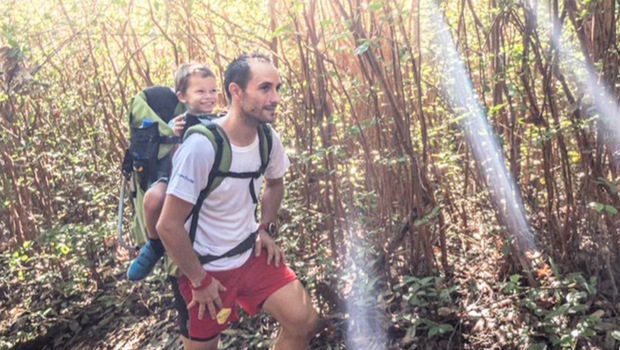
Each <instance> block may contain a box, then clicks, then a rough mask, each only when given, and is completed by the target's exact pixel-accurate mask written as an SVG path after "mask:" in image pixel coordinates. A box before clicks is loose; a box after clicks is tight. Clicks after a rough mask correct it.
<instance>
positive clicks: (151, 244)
mask: <svg viewBox="0 0 620 350" xmlns="http://www.w3.org/2000/svg"><path fill="white" fill-rule="evenodd" d="M174 85H175V91H176V95H177V97H178V99H179V101H180V102H181V103H183V104H185V107H186V113H189V114H195V115H197V114H209V113H211V112H212V111H213V108H214V107H215V104H216V103H217V86H216V81H215V74H213V72H212V71H211V70H210V69H209V68H207V67H206V66H204V65H201V64H198V63H186V64H183V65H182V66H181V67H179V69H178V70H177V72H176V74H175V79H174ZM184 116H185V113H184V114H182V115H179V116H177V117H175V118H174V119H172V120H171V121H170V124H172V125H171V126H172V128H173V130H174V134H175V135H176V136H181V133H182V131H183V129H184V127H185V118H184ZM170 159H172V158H170ZM169 176H170V173H166V174H165V175H163V176H161V177H160V178H159V179H158V180H157V181H155V182H154V183H153V184H152V185H151V187H150V188H149V189H148V191H146V193H145V195H144V201H143V209H144V221H145V226H146V231H147V234H148V240H147V241H146V243H145V244H144V245H143V246H142V248H140V253H139V254H138V257H137V258H136V259H135V260H134V261H132V262H131V265H130V266H129V269H128V270H127V277H128V278H129V279H130V280H132V281H138V280H141V279H143V278H145V277H146V276H148V275H149V273H151V271H152V270H153V267H154V266H155V264H156V263H157V261H159V259H161V257H162V256H163V255H164V246H163V244H162V243H161V241H160V240H159V235H158V234H157V231H156V229H155V227H156V225H157V220H159V215H160V214H161V210H162V208H163V205H164V199H165V197H166V189H167V187H168V177H169Z"/></svg>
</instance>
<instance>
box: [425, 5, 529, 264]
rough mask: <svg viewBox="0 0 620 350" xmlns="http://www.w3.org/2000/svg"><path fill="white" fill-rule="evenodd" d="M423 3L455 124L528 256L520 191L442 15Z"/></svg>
mask: <svg viewBox="0 0 620 350" xmlns="http://www.w3.org/2000/svg"><path fill="white" fill-rule="evenodd" d="M423 4H424V6H425V10H426V11H427V13H428V14H429V16H428V17H426V18H427V20H426V21H424V22H422V25H423V28H424V30H425V32H426V33H431V35H433V38H432V40H433V42H435V43H438V44H439V45H438V48H439V49H438V50H437V51H434V52H432V55H433V60H434V62H435V63H436V64H437V65H438V71H439V72H441V74H439V80H440V84H441V89H442V90H443V91H444V93H445V94H446V95H447V97H448V101H449V103H450V105H451V107H452V109H454V110H455V111H456V112H457V113H458V115H459V117H458V118H457V119H458V123H459V125H460V127H461V128H462V129H463V131H464V133H465V137H466V139H467V143H468V144H469V147H470V149H471V150H472V154H473V156H474V158H475V160H476V163H477V166H478V169H479V171H480V172H481V174H482V175H483V176H484V178H485V182H486V184H487V186H488V190H489V194H490V196H491V198H492V199H493V202H494V204H495V208H496V210H497V211H498V217H499V219H500V222H501V223H502V224H503V225H505V227H506V228H507V230H508V232H509V233H510V234H511V235H512V236H513V237H514V239H515V241H516V243H517V246H518V248H519V251H520V252H521V253H525V254H527V253H528V252H529V253H531V252H533V251H535V248H536V246H535V243H534V238H533V236H532V233H531V231H530V229H529V224H528V221H527V219H526V216H525V210H524V208H523V204H522V200H521V195H520V193H519V190H518V188H517V186H516V184H515V182H514V180H513V179H512V177H511V175H510V173H509V172H508V171H507V170H506V165H505V161H504V156H503V153H502V149H501V148H500V146H499V144H498V142H497V140H496V137H495V135H494V134H493V132H492V131H491V128H490V127H489V124H488V122H487V119H486V116H485V114H484V112H483V110H482V108H481V106H480V104H479V103H478V100H477V98H476V95H475V93H474V89H473V86H472V83H471V80H470V79H469V77H468V75H467V73H466V71H465V68H464V66H463V62H462V60H461V58H460V56H459V54H458V52H457V50H456V47H455V45H454V42H453V40H452V37H451V36H450V33H449V31H448V29H447V25H446V22H445V20H444V18H443V15H442V14H441V13H440V12H439V9H438V8H437V6H436V5H435V3H434V2H433V1H425V2H424V3H423Z"/></svg>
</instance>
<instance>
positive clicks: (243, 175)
mask: <svg viewBox="0 0 620 350" xmlns="http://www.w3.org/2000/svg"><path fill="white" fill-rule="evenodd" d="M262 174H263V173H261V172H260V170H257V171H246V172H243V173H235V172H232V171H228V172H223V171H216V176H218V177H233V178H235V179H250V178H251V179H258V178H259V177H260V176H261V175H262Z"/></svg>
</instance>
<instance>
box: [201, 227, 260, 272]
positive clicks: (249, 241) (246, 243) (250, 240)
mask: <svg viewBox="0 0 620 350" xmlns="http://www.w3.org/2000/svg"><path fill="white" fill-rule="evenodd" d="M257 235H258V231H254V232H252V233H250V235H249V236H248V237H247V238H246V239H244V240H243V242H241V243H239V244H238V245H237V246H236V247H234V248H233V249H231V250H229V251H227V252H226V253H224V254H222V255H198V260H200V263H201V264H203V265H204V264H208V263H210V262H213V261H215V260H219V259H222V258H230V257H231V256H235V255H239V254H242V253H245V252H246V251H248V250H250V249H252V248H253V247H254V242H256V236H257Z"/></svg>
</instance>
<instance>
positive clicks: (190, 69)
mask: <svg viewBox="0 0 620 350" xmlns="http://www.w3.org/2000/svg"><path fill="white" fill-rule="evenodd" d="M194 75H197V76H199V77H201V78H208V77H213V78H215V74H213V71H211V70H210V69H209V68H208V67H207V66H205V65H204V64H200V63H196V62H189V63H184V64H182V65H181V66H180V67H179V69H178V70H177V72H176V74H175V75H174V91H175V92H180V93H182V94H184V93H185V92H186V91H187V87H188V86H189V78H191V77H192V76H194Z"/></svg>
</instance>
